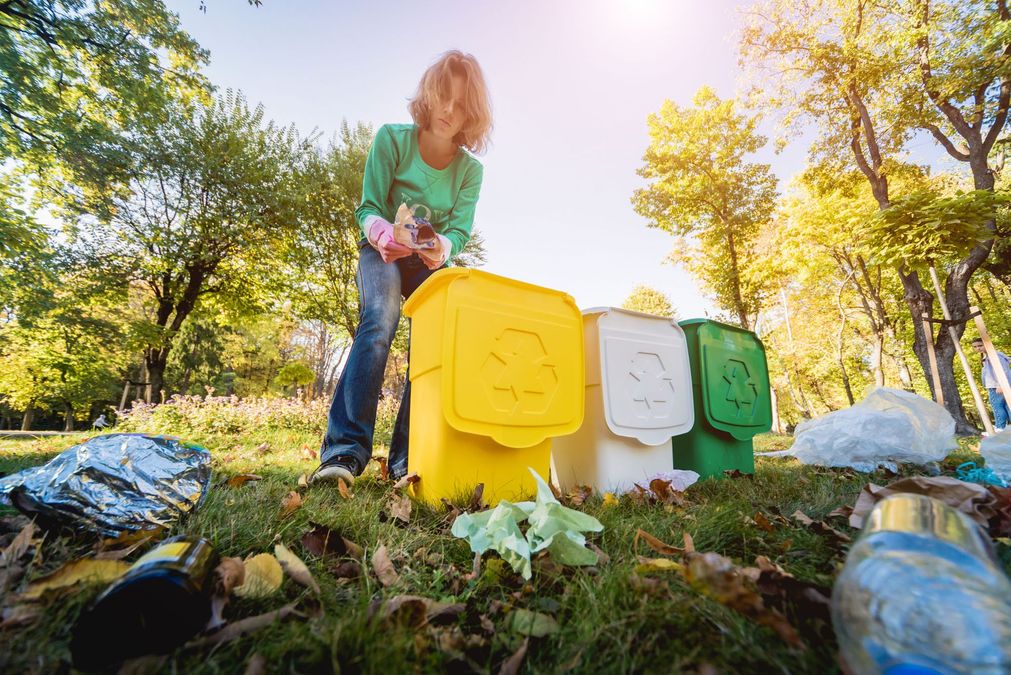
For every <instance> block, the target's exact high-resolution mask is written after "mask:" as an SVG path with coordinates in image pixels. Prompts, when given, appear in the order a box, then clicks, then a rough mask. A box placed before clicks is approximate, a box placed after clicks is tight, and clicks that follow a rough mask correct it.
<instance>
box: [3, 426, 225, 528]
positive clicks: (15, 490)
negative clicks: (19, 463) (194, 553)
mask: <svg viewBox="0 0 1011 675" xmlns="http://www.w3.org/2000/svg"><path fill="white" fill-rule="evenodd" d="M210 481H211V456H210V453H209V452H207V450H205V449H204V448H201V447H200V446H198V445H193V444H191V443H185V442H183V441H182V440H180V439H178V438H175V437H172V436H154V435H148V434H107V435H104V436H96V437H95V438H91V439H88V440H87V441H85V442H83V443H80V444H78V445H75V446H73V447H72V448H69V449H67V450H65V451H63V452H61V453H60V454H59V455H57V456H56V457H54V458H53V459H51V460H50V461H49V462H48V463H46V464H43V465H42V466H36V467H33V468H31V469H25V470H24V471H19V472H18V473H15V474H11V475H10V476H6V477H4V478H0V501H7V502H9V503H10V504H12V505H13V506H14V507H15V508H16V509H18V510H19V511H21V512H22V513H24V514H26V515H28V516H30V517H34V518H36V520H37V521H38V522H39V523H40V524H41V525H43V526H49V527H52V526H60V525H70V526H73V527H80V528H85V529H88V530H91V531H94V532H96V533H98V534H101V535H103V536H108V537H116V536H119V535H120V534H122V533H124V532H126V531H134V530H141V529H149V528H156V527H169V526H171V525H172V524H173V523H174V522H175V521H176V520H177V519H178V518H179V516H180V515H182V514H184V513H188V512H190V511H192V510H193V509H194V508H196V507H197V506H198V505H199V504H200V502H201V501H202V500H203V498H204V496H205V495H206V494H207V488H208V486H209V485H210Z"/></svg>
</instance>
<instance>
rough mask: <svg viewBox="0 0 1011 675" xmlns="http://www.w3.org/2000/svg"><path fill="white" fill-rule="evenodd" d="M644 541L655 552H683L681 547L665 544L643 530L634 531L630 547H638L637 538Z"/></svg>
mask: <svg viewBox="0 0 1011 675" xmlns="http://www.w3.org/2000/svg"><path fill="white" fill-rule="evenodd" d="M640 539H641V540H643V541H644V542H646V543H647V544H648V545H649V547H650V548H651V549H653V550H654V551H656V552H657V553H662V554H664V555H681V554H682V553H684V552H685V550H684V549H683V548H678V547H677V546H671V545H670V544H665V543H663V542H662V541H660V540H659V539H657V538H656V537H654V536H653V535H652V534H650V533H649V532H646V531H645V530H642V529H640V530H637V531H636V533H635V539H634V540H633V541H632V549H633V550H635V549H636V548H638V547H639V540H640Z"/></svg>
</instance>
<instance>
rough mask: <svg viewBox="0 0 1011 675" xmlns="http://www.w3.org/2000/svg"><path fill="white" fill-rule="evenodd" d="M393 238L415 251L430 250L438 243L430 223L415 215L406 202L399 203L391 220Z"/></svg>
mask: <svg viewBox="0 0 1011 675" xmlns="http://www.w3.org/2000/svg"><path fill="white" fill-rule="evenodd" d="M393 238H394V239H395V240H396V241H397V243H399V244H403V245H404V246H406V247H407V248H410V249H414V250H415V251H430V250H432V249H434V248H435V246H436V244H438V243H439V238H438V236H436V234H435V229H434V228H433V227H432V224H431V223H430V222H428V221H427V220H425V219H424V218H420V217H415V215H414V214H413V213H411V209H409V208H408V207H407V204H401V205H400V208H399V209H397V217H396V219H395V220H394V221H393Z"/></svg>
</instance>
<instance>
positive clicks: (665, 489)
mask: <svg viewBox="0 0 1011 675" xmlns="http://www.w3.org/2000/svg"><path fill="white" fill-rule="evenodd" d="M649 490H650V492H652V493H653V496H654V497H655V498H656V500H657V501H658V502H659V503H661V504H669V505H671V506H684V505H685V504H686V503H687V502H686V501H685V498H684V493H682V492H681V491H680V490H675V489H674V486H673V485H672V484H671V482H670V481H668V480H663V479H661V478H654V479H653V480H651V481H650V482H649Z"/></svg>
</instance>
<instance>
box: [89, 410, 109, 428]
mask: <svg viewBox="0 0 1011 675" xmlns="http://www.w3.org/2000/svg"><path fill="white" fill-rule="evenodd" d="M107 426H109V422H108V420H106V419H105V413H102V414H101V415H99V416H98V417H97V418H96V419H95V421H94V422H92V423H91V428H92V429H104V428H106V427H107Z"/></svg>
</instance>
